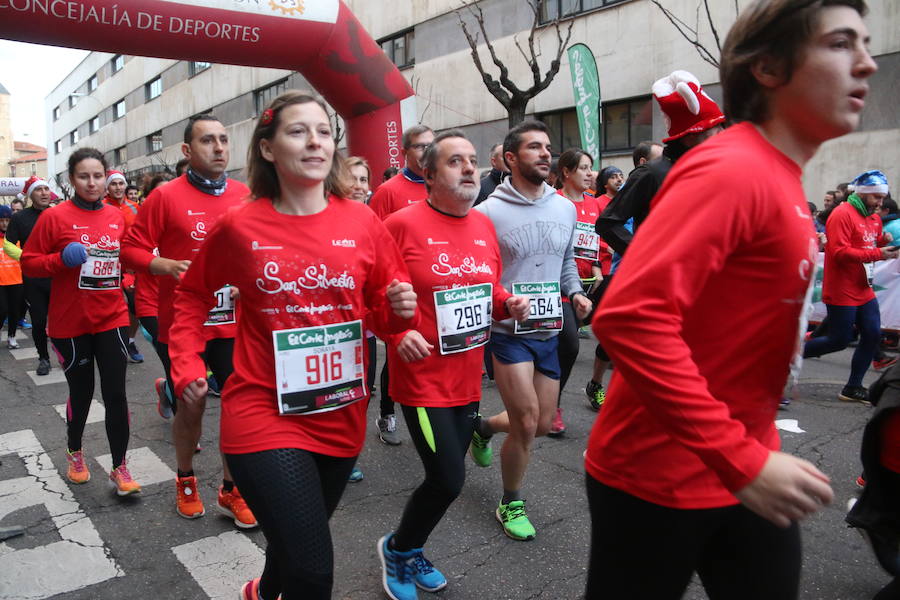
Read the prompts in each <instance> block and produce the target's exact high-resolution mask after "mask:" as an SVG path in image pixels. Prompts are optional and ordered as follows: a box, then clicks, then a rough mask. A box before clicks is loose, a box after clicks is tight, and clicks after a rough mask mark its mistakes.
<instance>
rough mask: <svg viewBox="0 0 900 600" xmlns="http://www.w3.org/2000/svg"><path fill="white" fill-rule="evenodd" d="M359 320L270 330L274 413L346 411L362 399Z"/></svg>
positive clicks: (360, 328)
mask: <svg viewBox="0 0 900 600" xmlns="http://www.w3.org/2000/svg"><path fill="white" fill-rule="evenodd" d="M363 339H364V336H363V326H362V321H350V322H348V323H336V324H334V325H320V326H314V327H303V328H299V329H281V330H278V331H273V332H272V343H273V346H274V349H275V384H276V389H277V391H278V413H279V414H281V415H305V414H313V413H319V412H325V411H329V410H336V409H339V408H344V407H345V406H349V405H350V404H353V403H354V402H356V401H357V400H361V399H363V398H365V397H366V374H365V363H364V362H363Z"/></svg>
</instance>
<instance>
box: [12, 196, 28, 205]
mask: <svg viewBox="0 0 900 600" xmlns="http://www.w3.org/2000/svg"><path fill="white" fill-rule="evenodd" d="M13 204H21V205H22V206H25V201H24V200H22V199H20V198H16V199H14V200H12V201H11V202H10V203H9V205H10V206H12V205H13Z"/></svg>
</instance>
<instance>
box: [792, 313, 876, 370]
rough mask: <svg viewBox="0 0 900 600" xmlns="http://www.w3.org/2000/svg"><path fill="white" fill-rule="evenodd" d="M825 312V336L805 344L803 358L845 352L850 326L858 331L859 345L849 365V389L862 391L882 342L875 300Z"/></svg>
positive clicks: (850, 333) (850, 339) (850, 334)
mask: <svg viewBox="0 0 900 600" xmlns="http://www.w3.org/2000/svg"><path fill="white" fill-rule="evenodd" d="M825 308H826V309H827V310H828V333H827V334H826V335H824V336H822V337H815V338H812V339H810V340H809V341H808V342H806V345H805V346H804V347H803V358H808V357H811V356H813V357H818V356H822V355H823V354H829V353H831V352H837V351H838V350H843V349H844V348H846V347H847V346H848V345H849V344H850V342H851V341H852V340H853V325H854V324H855V325H856V328H857V330H858V331H859V344H858V345H857V346H856V350H854V351H853V358H852V359H851V361H850V379H848V380H847V385H848V386H853V387H861V386H862V381H863V377H864V376H865V374H866V371H867V370H868V369H869V365H870V364H871V362H872V359H874V358H875V351H876V350H877V349H878V343H879V342H880V341H881V312H880V310H879V308H878V299H877V298H873V299H872V300H869V301H868V302H866V303H865V304H863V305H862V306H835V305H833V304H826V305H825Z"/></svg>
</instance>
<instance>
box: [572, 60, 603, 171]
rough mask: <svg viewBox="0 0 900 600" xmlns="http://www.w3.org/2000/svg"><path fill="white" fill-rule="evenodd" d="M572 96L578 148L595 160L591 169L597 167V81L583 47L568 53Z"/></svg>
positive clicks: (598, 79)
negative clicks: (576, 124) (578, 135)
mask: <svg viewBox="0 0 900 600" xmlns="http://www.w3.org/2000/svg"><path fill="white" fill-rule="evenodd" d="M567 53H568V55H569V72H570V73H571V74H572V94H573V95H574V96H575V112H576V113H577V114H578V129H579V131H580V133H581V148H582V150H584V151H586V152H588V153H589V154H590V155H591V156H593V157H594V169H595V170H596V169H599V168H600V78H599V77H598V75H597V63H596V61H594V53H593V52H591V50H590V48H588V47H587V46H585V45H584V44H573V45H572V46H569V49H568V50H567Z"/></svg>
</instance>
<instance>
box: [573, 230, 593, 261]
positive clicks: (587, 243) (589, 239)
mask: <svg viewBox="0 0 900 600" xmlns="http://www.w3.org/2000/svg"><path fill="white" fill-rule="evenodd" d="M572 239H573V242H572V251H573V252H574V253H575V258H583V259H585V260H597V259H599V258H600V237H599V236H598V235H597V232H596V231H595V230H594V226H593V225H591V224H590V223H582V222H580V221H576V222H575V235H574V236H573V238H572Z"/></svg>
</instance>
